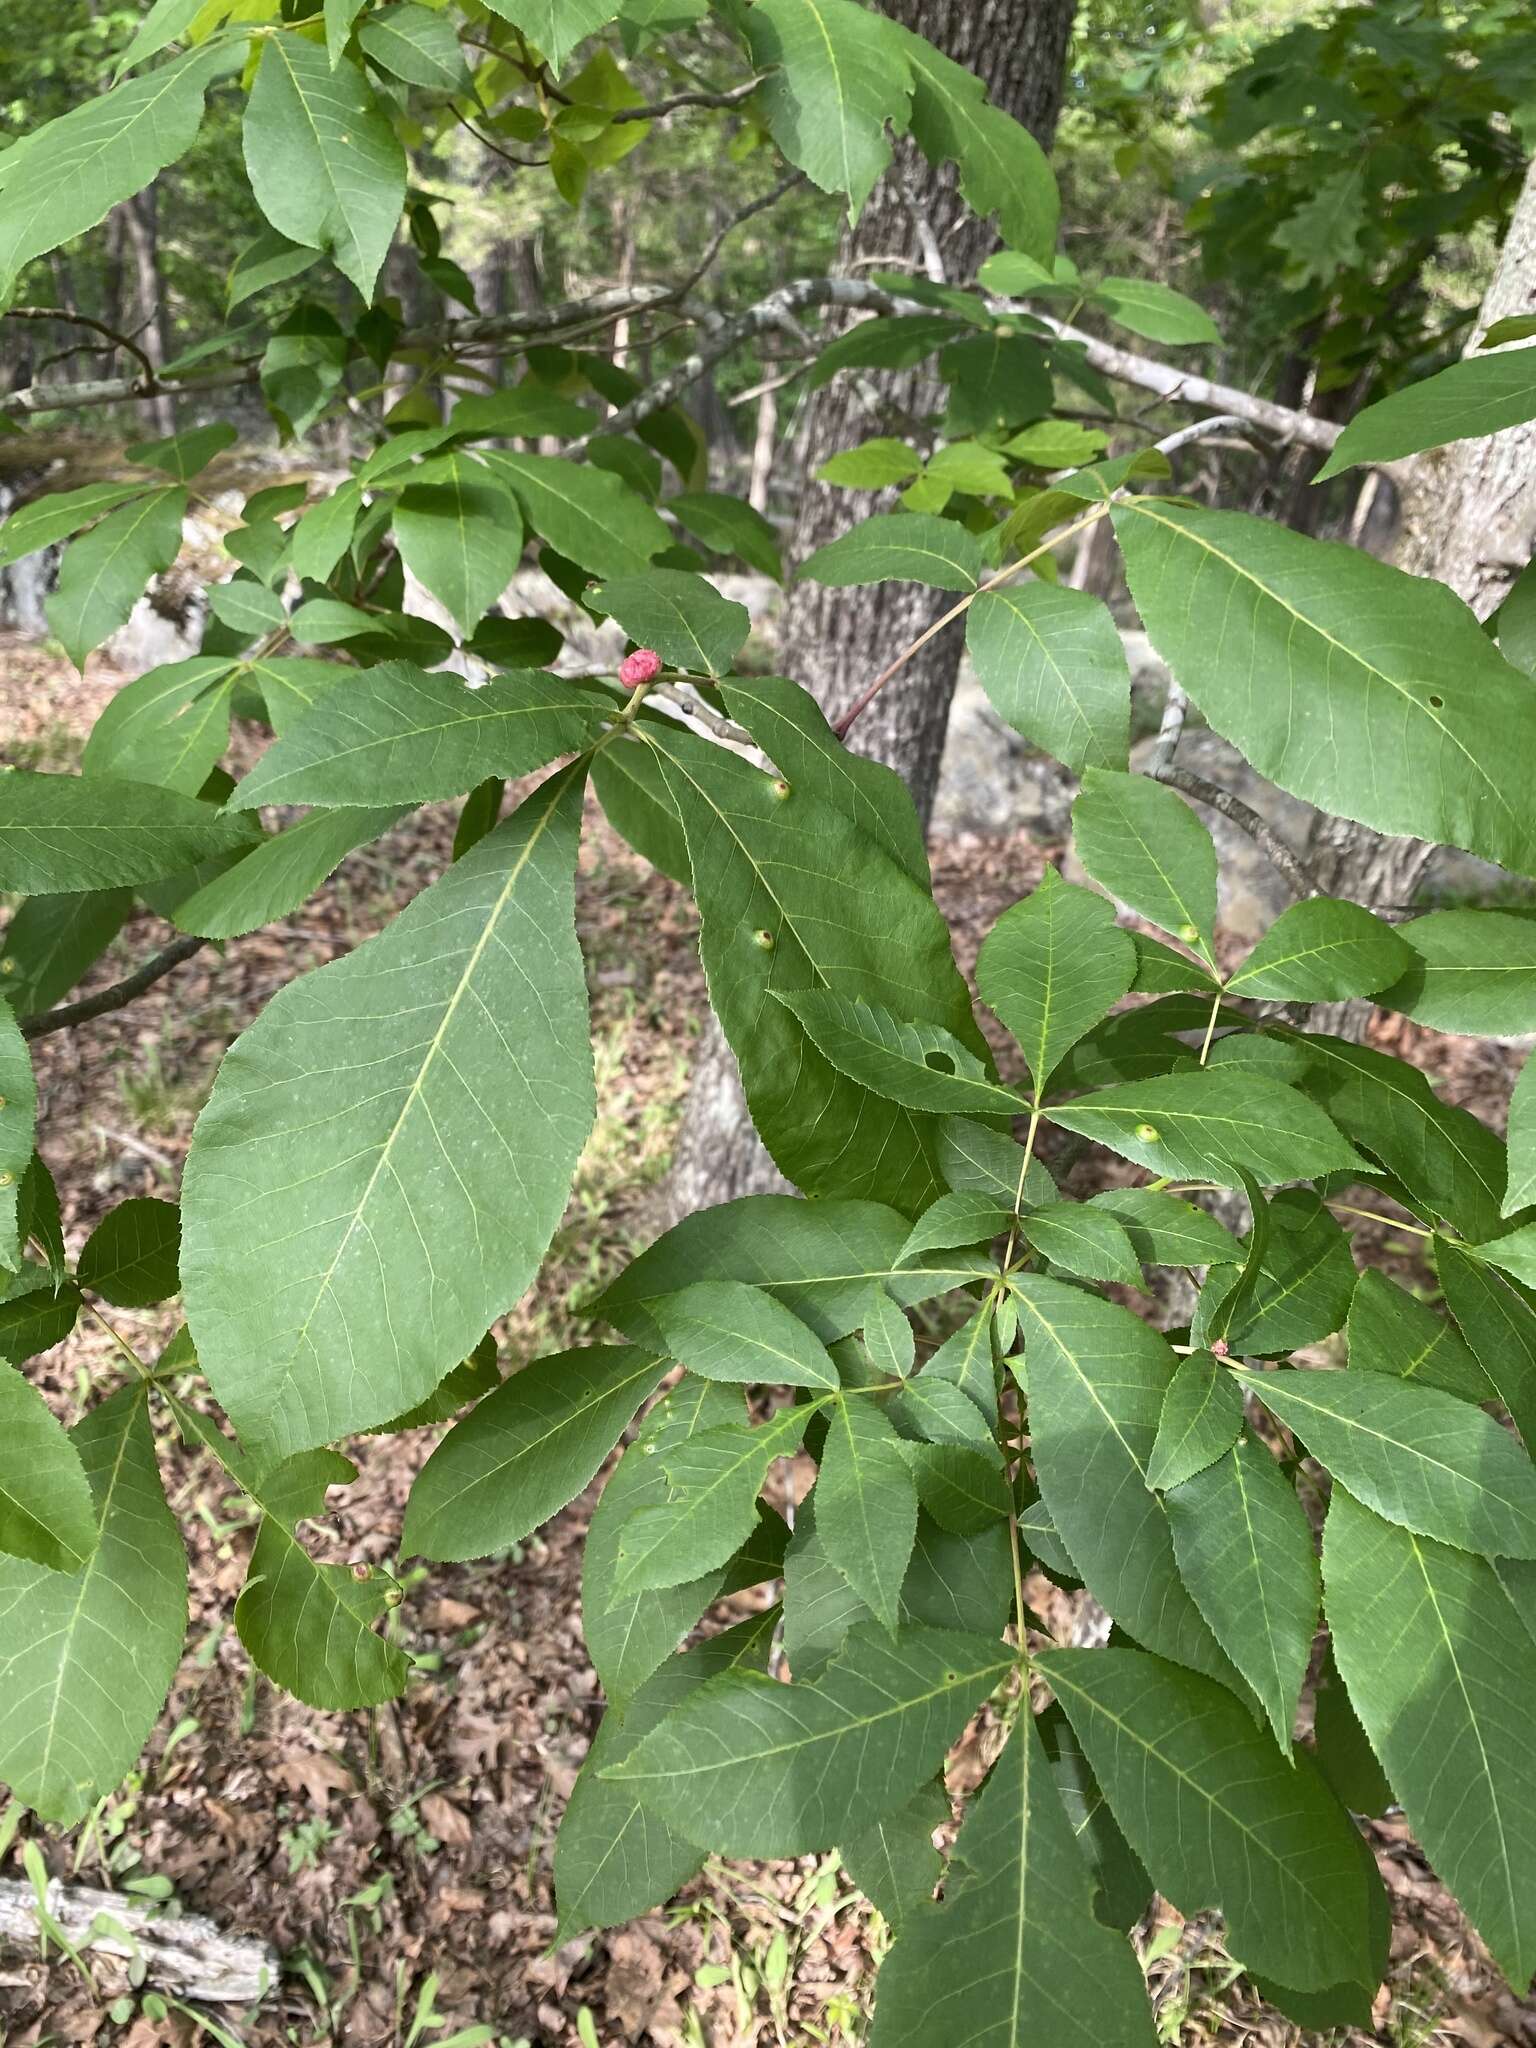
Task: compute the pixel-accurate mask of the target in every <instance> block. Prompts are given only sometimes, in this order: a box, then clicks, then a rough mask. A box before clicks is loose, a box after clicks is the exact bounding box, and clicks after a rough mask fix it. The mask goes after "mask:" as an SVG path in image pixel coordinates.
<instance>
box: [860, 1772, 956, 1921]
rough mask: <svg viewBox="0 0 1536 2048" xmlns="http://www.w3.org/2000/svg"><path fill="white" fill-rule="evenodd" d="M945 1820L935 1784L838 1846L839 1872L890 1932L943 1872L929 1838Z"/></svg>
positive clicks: (945, 1807)
mask: <svg viewBox="0 0 1536 2048" xmlns="http://www.w3.org/2000/svg"><path fill="white" fill-rule="evenodd" d="M948 1821H949V1795H948V1794H947V1793H946V1792H945V1790H944V1787H943V1784H942V1783H941V1782H939V1781H937V1780H936V1781H935V1782H934V1783H933V1784H931V1785H924V1786H923V1787H922V1789H921V1791H919V1792H917V1793H915V1794H914V1795H913V1797H912V1798H911V1799H909V1800H908V1801H907V1803H906V1805H905V1806H903V1807H900V1808H898V1810H897V1811H896V1812H895V1813H888V1814H884V1815H882V1817H881V1818H880V1819H879V1820H877V1821H876V1822H875V1823H874V1825H873V1826H872V1827H867V1828H866V1829H865V1830H864V1832H863V1833H862V1834H860V1835H855V1836H854V1838H853V1840H852V1841H851V1842H844V1843H843V1844H842V1846H841V1849H840V1850H839V1854H840V1855H841V1857H842V1860H843V1868H844V1869H845V1870H846V1871H847V1872H848V1875H849V1876H850V1877H851V1878H852V1879H853V1881H854V1883H855V1884H856V1885H857V1886H858V1888H859V1890H860V1891H861V1892H862V1893H863V1894H864V1896H865V1898H866V1899H868V1900H869V1902H870V1904H871V1905H872V1906H874V1907H875V1909H876V1910H877V1911H878V1912H879V1913H881V1914H883V1915H884V1917H885V1919H886V1920H887V1921H888V1922H889V1924H890V1925H891V1927H892V1928H898V1927H900V1925H901V1923H902V1922H903V1921H904V1920H905V1919H906V1918H907V1916H908V1914H909V1913H910V1912H912V1911H913V1909H914V1908H917V1907H921V1906H923V1905H925V1904H926V1903H927V1902H928V1901H929V1900H930V1899H932V1897H933V1894H934V1888H935V1887H936V1886H937V1884H938V1882H939V1879H940V1877H941V1876H942V1875H943V1871H944V1859H943V1858H942V1857H941V1856H940V1854H939V1852H938V1850H937V1849H935V1847H934V1846H933V1837H934V1833H935V1830H936V1829H938V1828H941V1827H944V1826H945V1825H947V1823H948Z"/></svg>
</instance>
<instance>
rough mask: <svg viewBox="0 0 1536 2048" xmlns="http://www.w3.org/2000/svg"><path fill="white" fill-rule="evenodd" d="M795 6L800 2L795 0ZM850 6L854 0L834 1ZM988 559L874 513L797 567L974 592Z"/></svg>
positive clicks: (921, 524)
mask: <svg viewBox="0 0 1536 2048" xmlns="http://www.w3.org/2000/svg"><path fill="white" fill-rule="evenodd" d="M796 4H798V0H796ZM837 4H838V5H840V6H849V5H851V4H852V0H837ZM985 567H986V557H985V555H984V554H983V552H982V546H981V542H980V541H979V540H978V539H977V538H976V536H975V534H973V533H971V532H969V531H967V529H966V528H965V527H963V526H960V525H958V524H957V523H956V522H955V521H954V520H953V519H940V518H938V517H937V516H936V515H935V514H933V513H930V512H876V513H874V514H873V515H872V516H871V517H870V518H868V519H865V520H863V521H861V523H860V524H859V525H858V526H855V527H851V528H850V529H849V531H848V532H847V533H841V534H839V535H838V537H837V539H836V540H829V541H828V542H827V543H826V545H825V546H824V547H819V548H817V550H816V551H815V553H814V554H812V555H808V556H807V557H806V559H805V560H804V561H803V562H802V563H801V565H800V574H801V575H802V576H807V577H809V578H810V580H811V581H812V582H813V583H827V584H831V585H834V586H835V587H838V588H842V587H844V586H846V585H849V584H856V583H889V582H907V583H927V584H930V585H931V586H932V587H933V588H934V589H935V590H975V589H976V587H977V586H978V585H979V583H980V582H981V578H982V572H983V570H984V569H985Z"/></svg>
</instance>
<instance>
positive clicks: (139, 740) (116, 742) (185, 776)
mask: <svg viewBox="0 0 1536 2048" xmlns="http://www.w3.org/2000/svg"><path fill="white" fill-rule="evenodd" d="M237 666H238V664H237V663H236V662H234V661H233V660H230V659H227V658H225V657H222V656H217V655H206V654H199V655H194V656H193V657H192V659H191V660H190V661H175V662H171V663H169V664H168V665H167V666H165V667H162V668H153V669H150V670H149V672H148V673H147V674H146V675H142V676H136V677H135V678H134V680H133V681H132V682H131V683H126V684H125V685H124V686H123V688H122V689H120V690H119V691H118V692H117V694H116V695H115V696H114V697H112V698H111V699H110V700H109V702H108V703H107V705H106V707H105V709H104V710H103V711H102V713H101V716H100V717H99V718H98V719H97V721H96V723H95V724H94V725H93V726H92V728H91V734H90V738H89V739H88V740H87V741H86V743H85V751H84V753H83V754H82V755H81V757H80V765H81V767H82V769H83V770H84V771H85V773H86V774H87V775H118V776H122V777H124V778H126V780H128V781H130V782H155V783H159V784H160V786H161V787H162V788H163V789H175V790H179V791H180V792H181V794H182V795H183V796H196V795H197V793H198V791H199V790H200V789H201V788H202V786H203V784H204V783H205V782H206V781H207V779H208V775H209V771H210V770H211V769H212V768H213V767H214V765H215V763H216V762H217V761H218V760H219V758H220V756H221V755H222V754H223V752H224V750H225V749H226V747H227V746H228V745H229V717H230V700H231V694H232V687H233V682H232V679H233V677H234V675H235V672H236V668H237Z"/></svg>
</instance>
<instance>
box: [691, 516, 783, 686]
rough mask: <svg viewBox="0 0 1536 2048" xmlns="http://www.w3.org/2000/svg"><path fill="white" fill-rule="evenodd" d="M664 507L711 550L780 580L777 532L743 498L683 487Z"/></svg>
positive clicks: (777, 581) (781, 564) (781, 569)
mask: <svg viewBox="0 0 1536 2048" xmlns="http://www.w3.org/2000/svg"><path fill="white" fill-rule="evenodd" d="M667 510H668V511H669V512H670V513H671V514H672V516H673V518H674V519H675V520H676V521H677V523H678V525H679V526H681V527H682V528H683V530H684V532H686V533H691V534H692V535H693V537H694V539H695V540H696V541H699V542H700V543H701V544H702V545H703V546H704V547H706V548H708V549H709V550H710V552H711V553H712V554H717V555H735V556H736V557H737V558H738V559H739V560H741V561H743V562H745V563H746V565H747V567H748V568H749V569H760V570H761V571H762V573H763V574H764V575H765V576H771V577H772V578H773V580H774V582H775V583H782V582H783V580H784V564H783V562H782V561H781V560H780V559H779V539H778V534H777V533H776V531H775V530H774V528H773V526H772V525H770V523H769V522H768V521H767V520H766V519H765V518H764V517H763V515H762V513H761V512H759V511H758V510H757V508H756V507H755V506H753V505H749V504H748V503H747V502H746V500H745V499H744V498H732V497H730V496H728V495H727V494H726V493H725V492H724V491H684V492H683V493H682V495H681V496H680V497H676V498H669V499H668V500H667ZM737 680H738V681H739V680H741V679H740V678H738V679H737Z"/></svg>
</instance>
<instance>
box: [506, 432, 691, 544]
mask: <svg viewBox="0 0 1536 2048" xmlns="http://www.w3.org/2000/svg"><path fill="white" fill-rule="evenodd" d="M485 460H486V464H487V466H488V467H489V468H490V469H492V470H494V471H495V473H496V474H497V475H498V476H499V477H501V478H503V479H504V480H505V481H506V483H507V484H509V485H510V486H511V490H512V494H513V496H514V497H515V498H516V499H517V501H518V503H519V504H520V505H521V506H522V508H523V517H524V519H526V520H527V522H528V525H529V526H530V527H531V529H532V530H533V532H535V533H536V534H538V535H539V537H540V538H541V539H542V540H545V541H547V542H548V543H549V545H550V546H551V547H552V548H557V549H558V550H559V551H560V553H561V554H562V555H565V556H566V557H567V558H568V559H569V560H571V561H573V562H576V563H578V564H579V565H580V567H581V568H583V569H586V570H588V571H589V572H590V573H591V574H592V575H594V576H638V575H641V574H642V573H643V572H644V570H645V566H646V564H647V563H648V562H649V561H650V559H651V557H652V556H653V555H657V554H660V552H661V550H662V549H663V548H664V547H668V546H670V545H671V541H672V535H671V533H670V532H669V531H668V529H667V526H666V524H665V522H664V521H663V520H661V519H660V518H658V517H657V515H656V513H655V512H654V511H653V510H652V509H651V507H650V506H649V505H647V503H646V502H645V500H644V498H642V497H640V496H638V495H637V494H636V493H635V492H634V491H632V490H631V489H630V488H629V486H628V485H627V484H625V483H623V482H621V481H620V479H619V478H618V477H616V476H614V475H613V474H612V473H611V472H610V471H608V470H606V469H598V468H597V467H596V466H595V465H594V464H592V463H579V462H572V461H570V460H569V459H568V458H567V457H565V456H563V455H513V454H511V453H509V452H508V451H507V450H505V449H502V448H489V449H487V450H486V451H485Z"/></svg>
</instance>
